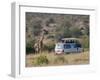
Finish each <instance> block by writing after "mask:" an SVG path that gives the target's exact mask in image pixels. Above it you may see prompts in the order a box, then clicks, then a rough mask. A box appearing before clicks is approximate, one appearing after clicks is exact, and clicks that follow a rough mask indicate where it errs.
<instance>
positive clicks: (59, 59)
mask: <svg viewBox="0 0 100 80" xmlns="http://www.w3.org/2000/svg"><path fill="white" fill-rule="evenodd" d="M59 62H61V63H64V62H65V58H64V57H63V56H58V57H57V58H56V59H55V63H59Z"/></svg>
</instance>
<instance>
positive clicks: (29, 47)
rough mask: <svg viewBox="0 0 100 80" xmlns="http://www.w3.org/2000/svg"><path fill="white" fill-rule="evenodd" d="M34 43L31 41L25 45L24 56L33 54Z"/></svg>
mask: <svg viewBox="0 0 100 80" xmlns="http://www.w3.org/2000/svg"><path fill="white" fill-rule="evenodd" d="M34 43H35V41H34V40H32V41H30V42H28V43H26V54H29V53H32V52H35V49H34V48H33V45H34Z"/></svg>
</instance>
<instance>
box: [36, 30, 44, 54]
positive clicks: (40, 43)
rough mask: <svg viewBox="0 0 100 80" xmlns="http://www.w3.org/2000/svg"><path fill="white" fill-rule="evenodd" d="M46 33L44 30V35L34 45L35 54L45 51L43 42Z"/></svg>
mask: <svg viewBox="0 0 100 80" xmlns="http://www.w3.org/2000/svg"><path fill="white" fill-rule="evenodd" d="M44 33H45V30H44V29H43V30H42V33H41V35H40V38H39V39H38V40H37V42H36V43H35V44H34V49H35V53H42V50H43V40H44Z"/></svg>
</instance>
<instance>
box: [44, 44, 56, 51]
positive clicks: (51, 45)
mask: <svg viewBox="0 0 100 80" xmlns="http://www.w3.org/2000/svg"><path fill="white" fill-rule="evenodd" d="M54 48H55V44H47V45H44V50H47V51H53V50H54Z"/></svg>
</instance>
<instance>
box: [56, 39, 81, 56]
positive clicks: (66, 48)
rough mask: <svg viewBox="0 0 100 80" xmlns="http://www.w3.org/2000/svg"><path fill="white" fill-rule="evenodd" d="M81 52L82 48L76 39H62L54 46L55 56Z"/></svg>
mask: <svg viewBox="0 0 100 80" xmlns="http://www.w3.org/2000/svg"><path fill="white" fill-rule="evenodd" d="M82 51H83V48H82V46H81V44H80V42H79V40H78V39H76V38H63V39H62V40H61V42H60V43H57V44H56V45H55V53H56V54H65V53H77V52H78V53H79V52H82Z"/></svg>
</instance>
